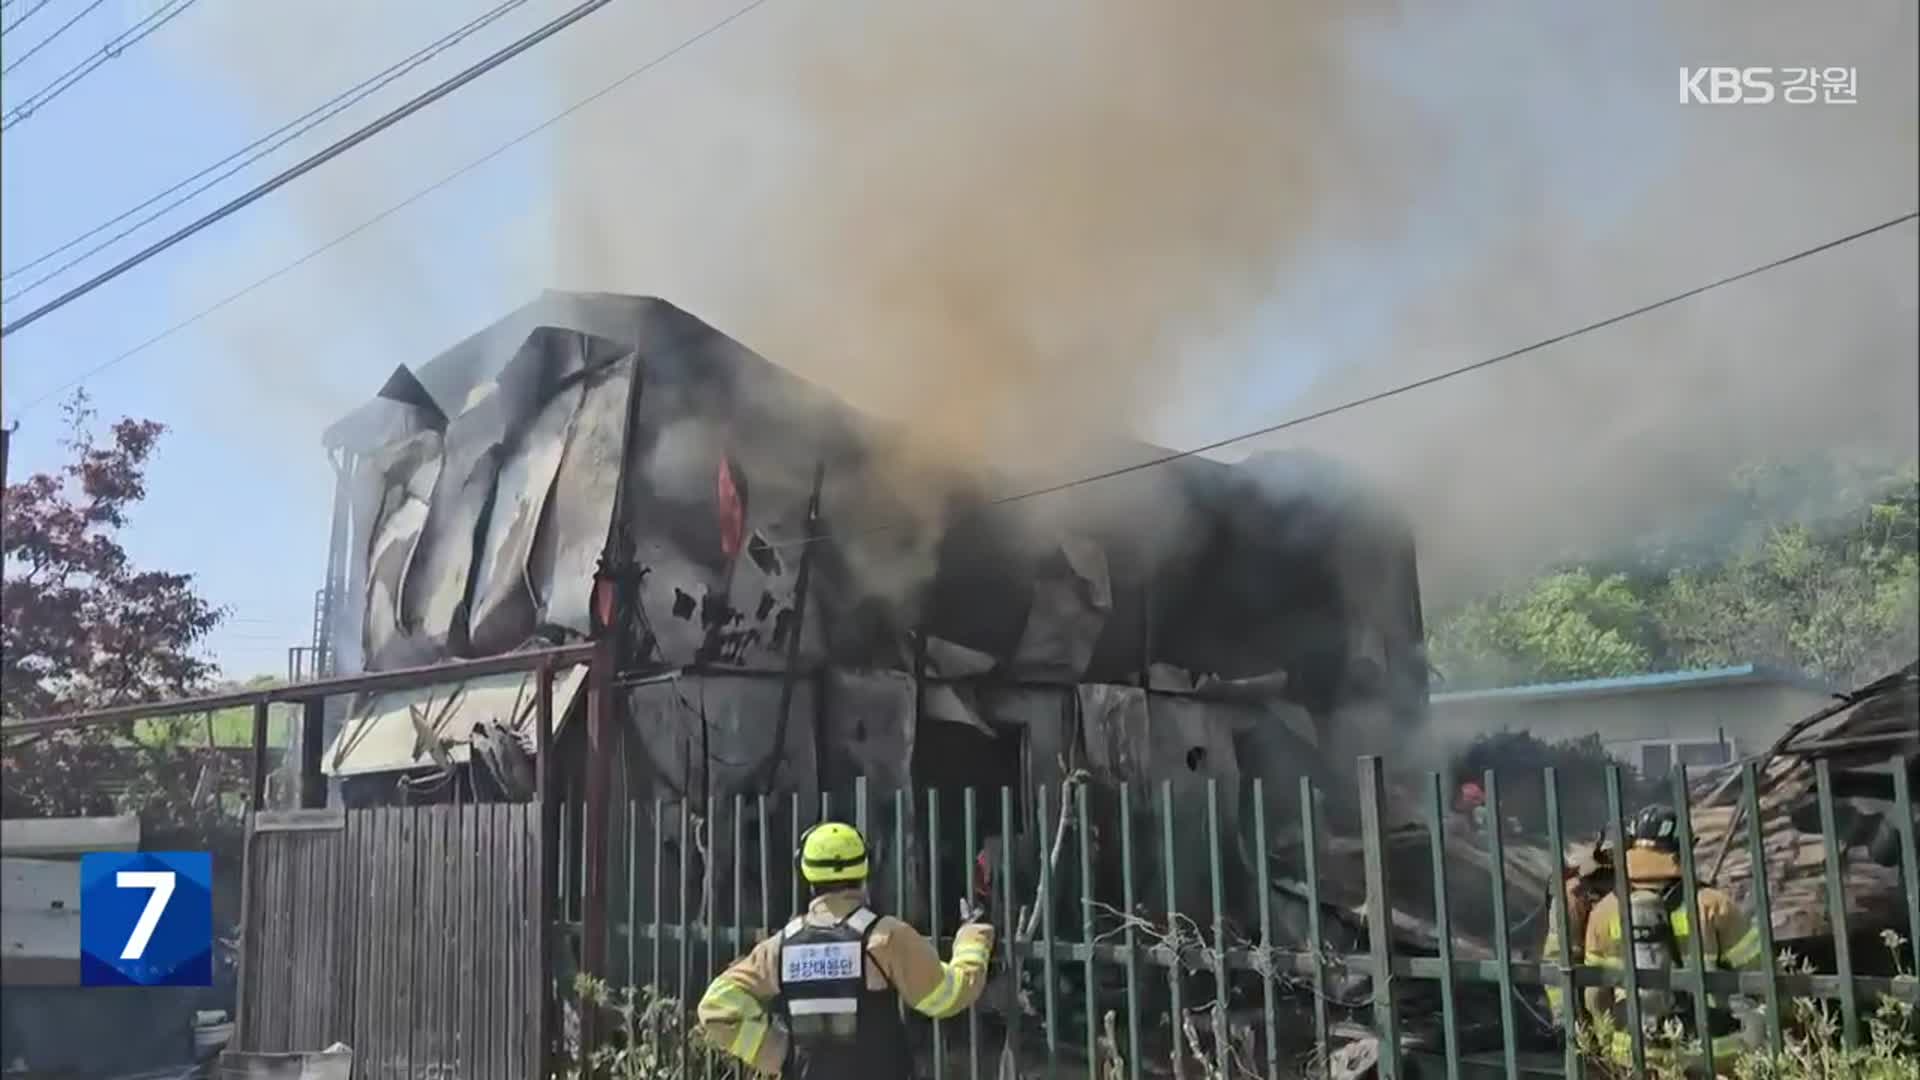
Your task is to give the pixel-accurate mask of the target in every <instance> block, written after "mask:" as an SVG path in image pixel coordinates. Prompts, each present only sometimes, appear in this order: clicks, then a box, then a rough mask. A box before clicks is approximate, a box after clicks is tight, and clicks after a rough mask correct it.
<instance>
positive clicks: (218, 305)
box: [21, 0, 768, 412]
mask: <svg viewBox="0 0 1920 1080" xmlns="http://www.w3.org/2000/svg"><path fill="white" fill-rule="evenodd" d="M767 2H768V0H749V2H748V3H746V4H744V5H743V6H741V7H739V8H736V9H734V11H733V12H732V13H731V14H729V15H727V16H725V17H724V18H722V19H720V20H719V21H717V22H714V23H710V24H709V25H708V26H707V27H706V28H705V29H703V30H701V31H700V32H698V33H696V34H694V35H692V36H691V37H688V38H685V39H683V40H682V41H681V42H680V43H679V44H677V45H674V46H673V47H672V48H669V49H667V50H666V51H665V52H662V53H659V54H658V55H656V56H654V57H653V58H652V59H651V60H648V61H647V62H646V63H644V64H641V65H640V66H639V67H636V68H634V69H633V70H631V71H628V72H627V73H626V74H625V75H622V76H620V77H619V78H617V79H615V80H614V81H612V82H610V83H608V84H606V85H605V86H602V87H601V88H600V89H598V90H595V91H594V92H593V93H591V94H588V95H587V96H585V97H583V98H580V99H578V100H576V101H574V102H573V103H572V104H571V105H568V106H567V107H566V108H564V109H561V110H560V111H559V112H557V113H555V114H553V115H552V116H549V117H548V118H546V119H545V120H542V121H540V122H539V123H537V124H535V125H533V126H532V127H530V128H527V129H526V130H524V131H522V132H521V133H520V134H518V135H515V136H514V137H513V138H511V139H508V140H507V141H506V142H503V143H501V144H500V145H499V146H496V147H494V148H493V149H492V150H489V151H487V152H486V153H484V154H482V155H480V156H479V157H477V158H474V159H473V160H472V161H469V162H467V163H466V164H465V165H462V166H460V167H459V168H457V169H455V170H453V171H452V172H450V173H447V174H446V175H445V176H442V177H441V178H440V179H438V180H435V181H434V182H433V183H431V184H428V185H427V186H426V187H423V188H421V189H420V190H418V191H415V192H414V193H413V194H411V195H409V196H407V197H406V198H404V199H402V200H400V201H399V202H397V203H394V204H393V205H392V206H389V207H387V208H386V209H385V210H382V211H380V212H379V213H377V214H375V215H373V216H372V217H370V218H368V219H366V220H365V221H362V222H361V223H360V224H358V225H355V226H354V227H353V228H351V229H348V230H347V231H345V232H343V233H340V234H339V235H337V236H335V237H334V238H333V239H331V240H329V241H327V242H326V243H324V244H321V245H320V246H319V247H316V248H314V249H313V250H311V251H309V252H307V253H306V254H305V255H302V256H300V257H299V258H297V259H295V260H293V261H292V262H290V263H287V264H286V265H284V266H282V267H280V268H279V269H278V270H274V271H273V272H271V273H269V274H266V275H264V276H262V277H258V278H255V279H254V280H253V281H252V282H250V283H248V284H246V285H243V286H241V287H240V288H239V289H236V290H234V291H233V292H231V293H228V294H227V295H226V296H224V297H222V298H220V299H219V300H217V301H215V302H214V303H212V304H209V305H207V306H206V307H204V308H201V309H200V310H199V311H197V312H195V313H194V314H192V315H189V316H187V317H186V318H184V319H182V320H180V321H179V322H177V323H174V324H173V325H172V326H169V327H167V328H166V329H164V330H161V331H160V332H158V333H156V334H154V335H153V336H152V337H149V338H147V339H146V340H145V341H142V342H140V343H139V344H137V345H134V346H133V347H132V348H129V349H126V350H124V351H122V352H120V353H117V354H115V355H114V356H112V357H110V358H108V359H106V360H103V361H101V362H100V363H98V364H95V365H94V366H93V367H91V368H88V369H87V370H86V371H83V372H81V373H80V374H79V375H78V376H75V377H74V378H72V379H69V380H68V381H67V382H65V383H63V384H61V385H60V386H58V387H55V388H54V389H53V390H51V391H49V392H48V393H45V394H42V395H40V396H39V397H37V398H34V399H33V400H32V401H30V402H28V403H27V406H26V408H24V409H22V410H21V412H32V411H33V410H34V409H36V408H38V407H40V406H41V405H44V404H46V403H47V402H48V401H51V400H52V399H53V398H55V397H57V396H59V395H60V394H64V393H66V392H67V391H68V390H70V389H72V388H74V387H76V386H79V385H80V384H81V383H84V382H86V381H87V380H88V379H91V378H93V377H94V376H95V375H98V374H100V373H101V372H103V371H106V370H107V369H108V368H111V367H114V366H116V365H118V364H121V363H124V362H125V361H127V360H130V359H132V358H133V357H135V356H138V355H139V354H141V353H143V352H145V351H147V350H148V349H150V348H152V347H154V346H155V345H158V344H159V343H160V342H162V341H165V340H166V339H167V338H170V337H172V336H173V335H175V334H177V333H179V332H180V331H182V330H185V329H186V328H187V327H189V326H193V325H194V324H196V323H198V322H200V321H201V320H202V319H205V318H207V317H208V316H210V315H213V314H214V313H216V312H218V311H220V310H221V309H223V308H225V307H226V306H227V305H229V304H232V303H233V302H234V301H236V300H240V299H242V298H243V297H246V296H247V295H249V294H250V293H252V292H254V291H255V290H256V289H260V288H262V287H264V286H266V285H269V284H271V283H273V282H274V281H277V280H279V279H280V278H282V277H284V276H286V275H287V274H290V273H292V272H293V271H295V270H297V269H299V268H300V267H302V266H305V265H306V264H307V263H309V262H312V261H313V260H314V259H317V258H319V257H320V256H322V255H324V254H326V253H327V252H329V251H332V250H333V249H334V248H336V247H339V246H340V245H341V244H344V243H346V242H347V241H349V240H351V239H353V238H354V237H356V236H358V235H360V234H361V233H363V232H366V231H367V230H368V229H371V228H373V227H374V226H375V225H378V224H380V223H381V222H382V221H385V220H386V219H388V218H390V217H392V216H393V215H395V214H397V213H399V212H400V211H402V210H405V209H406V208H407V207H409V206H412V205H413V204H414V203H416V202H419V201H420V200H421V199H424V198H426V197H427V196H428V195H430V194H432V193H433V192H435V191H438V190H439V189H440V188H443V187H445V186H446V185H448V184H450V183H452V182H454V181H455V180H458V179H459V178H460V177H462V176H465V175H466V174H467V173H470V172H472V171H473V170H475V169H477V168H479V167H480V166H482V165H485V164H486V163H487V162H489V161H492V160H493V159H494V158H497V157H499V156H500V155H501V154H504V153H506V152H507V151H509V150H511V149H513V148H514V147H516V146H518V145H520V144H521V143H523V142H526V141H527V140H528V139H531V138H533V137H534V136H535V135H538V134H539V133H540V132H542V131H545V130H546V129H547V128H550V127H552V126H553V125H554V124H557V123H559V122H560V121H561V120H564V119H566V118H567V117H568V116H571V115H572V114H573V113H575V112H578V111H579V110H580V109H583V108H585V107H586V106H588V105H590V104H592V103H593V102H595V101H598V100H599V99H601V98H603V97H605V96H607V95H608V94H610V93H612V92H613V91H614V90H616V89H618V88H620V87H621V86H623V85H625V84H626V83H628V82H631V81H632V80H634V79H636V78H639V77H640V76H641V75H644V74H646V73H647V72H649V71H652V70H653V69H654V68H656V67H659V66H660V65H661V64H664V63H666V62H667V61H668V60H671V59H673V58H674V57H675V56H678V55H679V54H681V53H683V52H685V51H686V50H688V49H690V48H692V47H693V46H695V45H697V44H699V43H700V42H702V41H704V40H706V39H707V38H708V37H711V36H712V35H714V34H717V33H719V32H720V31H721V30H724V29H726V28H727V27H728V26H731V25H732V24H733V23H734V22H735V21H736V20H738V19H740V18H742V17H744V16H745V15H747V14H749V13H751V12H752V11H754V10H755V9H756V8H759V7H761V6H762V5H764V4H766V3H767Z"/></svg>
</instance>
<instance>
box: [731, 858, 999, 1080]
mask: <svg viewBox="0 0 1920 1080" xmlns="http://www.w3.org/2000/svg"><path fill="white" fill-rule="evenodd" d="M865 903H866V901H865V897H864V895H863V893H862V892H861V890H859V889H845V890H841V891H838V892H832V893H826V894H823V895H821V896H817V897H815V898H814V900H813V903H812V904H810V905H808V908H807V911H806V913H805V914H804V915H801V916H800V917H799V918H797V919H795V920H794V921H793V922H792V923H789V924H788V925H787V927H786V928H784V929H783V930H782V931H781V932H780V933H777V934H775V935H774V936H773V937H770V938H767V939H766V940H764V941H762V942H760V944H758V945H756V946H754V948H753V951H752V952H749V953H748V954H747V955H746V956H743V957H741V958H740V959H738V960H736V961H734V962H733V965H732V966H731V967H728V968H727V970H725V971H723V972H721V973H720V975H719V977H718V978H716V979H714V980H713V982H712V984H711V985H709V986H708V987H707V992H706V994H705V995H703V996H702V997H701V999H700V1007H699V1029H700V1033H701V1036H702V1037H703V1038H705V1039H706V1040H707V1041H708V1042H709V1043H711V1044H713V1045H714V1046H717V1047H719V1048H720V1049H722V1050H725V1051H726V1052H727V1053H729V1054H732V1055H733V1056H734V1057H737V1058H739V1059H740V1060H742V1061H745V1062H747V1063H748V1064H749V1065H751V1066H753V1067H754V1068H755V1069H756V1070H758V1071H760V1072H763V1073H768V1074H779V1073H781V1072H782V1071H784V1070H785V1069H786V1067H787V1066H788V1064H789V1061H790V1057H791V1055H790V1049H791V1045H790V1044H791V1042H792V1039H791V1037H790V1035H789V1032H788V1029H787V1026H786V1022H785V1020H783V1019H782V1018H781V1017H782V1014H783V1013H786V1014H791V1013H792V1012H793V1005H794V1000H795V996H794V994H793V992H792V990H791V989H790V990H789V992H788V993H787V994H786V995H785V996H784V997H783V995H782V993H781V974H782V972H781V951H782V947H783V944H784V942H785V941H786V940H788V937H789V933H790V932H792V933H796V934H800V933H805V931H807V929H808V928H820V929H832V928H838V927H847V928H851V926H852V923H853V922H854V921H855V920H854V919H853V918H852V917H853V916H854V915H855V913H856V912H865V914H868V915H872V914H873V913H872V912H871V911H870V910H867V909H866V908H865ZM859 921H861V922H862V923H865V920H864V919H861V920H859ZM859 933H860V938H861V940H863V941H864V945H863V947H862V953H863V954H864V963H863V964H862V968H863V970H862V972H861V979H862V981H863V982H864V989H865V990H866V991H867V992H869V993H874V994H890V995H897V996H898V997H899V999H900V1000H903V1001H905V1002H906V1003H907V1004H908V1005H910V1006H911V1007H912V1008H913V1010H914V1011H915V1012H918V1013H920V1014H922V1015H924V1016H929V1017H932V1018H934V1019H944V1018H946V1017H949V1016H954V1015H957V1014H959V1013H960V1012H962V1011H964V1010H965V1009H966V1008H967V1007H968V1006H969V1005H972V1004H973V1002H974V1000H975V999H977V998H978V997H979V996H980V991H981V989H982V988H984V987H985V985H986V975H987V960H988V957H989V955H990V954H991V952H992V949H993V929H992V927H989V926H986V925H984V924H980V923H969V924H967V925H965V926H962V927H961V928H960V930H959V932H958V933H957V934H955V935H954V943H953V960H952V962H951V963H941V962H940V954H939V953H938V952H936V951H935V950H934V947H933V943H932V942H930V941H928V940H927V939H926V938H925V937H924V936H923V935H921V934H920V932H919V931H917V930H915V929H914V928H913V927H911V926H908V925H907V924H906V923H904V922H902V921H900V920H899V919H896V918H894V917H892V916H890V915H873V918H872V921H871V923H870V924H867V925H865V928H864V929H863V930H860V931H859ZM829 937H831V935H829ZM811 938H812V935H811V934H807V935H806V936H805V937H803V938H802V939H801V943H802V944H806V943H807V942H808V941H810V940H811ZM830 943H831V942H830V940H829V938H828V937H823V938H822V940H821V941H820V942H815V944H830ZM816 951H817V950H816ZM806 959H807V961H808V962H809V964H811V963H812V962H813V961H815V960H818V961H821V962H823V963H824V962H827V961H832V960H835V958H833V957H826V956H824V955H823V956H809V957H807V958H806ZM812 973H816V972H814V970H813V968H812V967H809V968H808V971H807V972H803V974H812ZM819 973H824V974H828V975H837V974H838V971H837V969H836V970H834V971H825V970H824V969H822V971H821V972H819ZM791 985H792V984H791V982H790V983H789V986H791ZM803 996H804V995H803ZM807 1008H814V1007H812V1006H808V1007H807ZM896 1016H897V1010H896ZM902 1075H905V1073H904V1072H903V1073H902ZM862 1080H886V1078H883V1077H878V1076H875V1077H863V1078H862Z"/></svg>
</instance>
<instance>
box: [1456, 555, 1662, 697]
mask: <svg viewBox="0 0 1920 1080" xmlns="http://www.w3.org/2000/svg"><path fill="white" fill-rule="evenodd" d="M1648 621H1649V613H1648V610H1647V606H1646V603H1645V601H1644V600H1642V599H1641V598H1640V597H1639V596H1637V595H1636V594H1635V593H1634V591H1633V589H1632V588H1631V587H1630V585H1629V584H1628V580H1627V578H1626V576H1625V575H1623V574H1611V575H1608V576H1606V577H1595V576H1594V575H1593V574H1592V573H1590V572H1588V571H1587V570H1585V569H1574V570H1567V571H1563V572H1560V573H1556V574H1551V575H1549V576H1547V577H1544V578H1541V579H1540V580H1538V581H1536V582H1533V583H1532V584H1531V585H1529V586H1528V587H1527V588H1525V589H1524V590H1522V591H1520V592H1518V593H1517V594H1511V595H1497V596H1492V597H1489V598H1486V599H1483V600H1479V601H1475V602H1474V603H1471V604H1468V605H1467V606H1466V607H1465V608H1464V609H1462V610H1461V611H1459V612H1458V613H1456V614H1454V615H1453V616H1451V617H1450V618H1446V619H1443V620H1440V621H1437V622H1436V623H1435V625H1434V628H1433V631H1432V633H1431V634H1430V635H1429V638H1430V641H1429V648H1430V650H1431V653H1432V656H1433V661H1434V667H1435V668H1437V669H1438V670H1439V672H1440V674H1441V677H1442V678H1443V679H1444V680H1445V683H1446V685H1447V686H1449V687H1455V688H1459V687H1468V686H1492V685H1501V684H1512V683H1518V682H1558V681H1566V680H1571V679H1597V678H1604V677H1606V676H1610V675H1627V674H1631V673H1633V672H1636V671H1644V670H1646V668H1647V665H1648V664H1649V662H1651V660H1652V658H1653V656H1652V650H1651V649H1650V648H1649V647H1648V645H1647V641H1646V639H1647V636H1648Z"/></svg>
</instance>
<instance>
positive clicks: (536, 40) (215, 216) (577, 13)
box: [0, 0, 613, 338]
mask: <svg viewBox="0 0 1920 1080" xmlns="http://www.w3.org/2000/svg"><path fill="white" fill-rule="evenodd" d="M612 2H613V0H586V2H585V3H583V4H581V5H580V6H579V7H576V8H573V9H572V10H570V11H568V12H566V13H565V14H563V15H561V16H560V17H559V18H556V19H554V20H553V21H552V22H550V23H548V24H546V25H545V26H542V27H541V28H540V29H538V30H535V31H534V32H533V33H531V34H528V35H527V36H526V37H523V38H521V39H520V40H518V41H516V42H514V43H513V44H511V45H508V46H507V47H506V48H504V49H501V50H500V51H498V52H496V53H494V54H493V55H491V56H489V57H487V58H486V59H484V60H481V61H480V62H479V63H477V64H475V65H473V66H472V67H469V68H467V69H466V70H465V71H462V72H460V73H459V74H457V75H455V76H453V77H452V78H450V79H448V80H447V81H445V82H443V83H441V84H440V85H438V86H436V87H434V88H433V89H431V90H428V91H427V92H426V93H424V94H421V95H420V96H418V97H416V98H414V99H413V100H411V101H409V102H407V103H406V104H404V105H402V106H400V107H399V108H397V109H395V110H393V111H392V112H389V113H387V114H386V115H385V116H382V117H380V118H379V119H377V120H375V121H373V122H372V123H370V124H368V125H366V126H365V127H362V128H360V129H359V130H357V131H355V132H353V133H352V134H350V135H348V136H346V137H345V138H343V139H341V140H339V141H338V142H335V143H333V144H332V145H331V146H328V147H327V148H326V149H324V150H321V151H320V152H319V153H317V154H314V155H313V156H311V157H309V158H307V159H306V160H304V161H301V162H299V163H298V164H295V165H293V166H291V167H290V168H287V169H286V170H284V171H282V172H280V173H279V174H277V175H275V176H273V177H271V178H270V179H268V180H266V181H265V182H263V183H261V184H260V185H259V186H258V187H255V188H253V189H252V190H250V191H248V192H246V193H245V194H243V195H240V196H238V197H236V198H234V199H233V200H232V201H230V202H228V203H227V204H226V205H224V206H220V207H218V208H216V209H214V210H213V211H211V212H209V213H208V214H207V215H206V216H204V217H202V218H200V219H199V220H197V221H194V222H193V223H191V224H189V225H186V226H184V227H182V228H181V229H179V230H177V231H175V232H174V233H172V234H170V235H168V236H166V237H164V238H162V239H160V240H156V241H154V242H153V243H152V244H149V245H147V246H146V247H145V248H142V249H141V250H140V251H138V252H135V253H134V254H132V255H129V256H128V257H127V258H125V259H122V260H121V261H120V262H118V263H116V264H114V265H113V266H112V267H109V268H108V269H106V270H103V271H101V272H100V273H98V274H95V275H94V276H93V277H90V278H88V279H87V280H86V281H83V282H81V283H80V284H78V285H75V286H74V287H73V288H71V289H68V290H67V291H66V292H64V293H61V294H60V295H59V296H56V297H54V298H53V299H52V300H49V301H47V302H46V303H44V304H41V305H40V306H39V307H37V308H34V309H33V310H32V311H29V312H27V313H26V314H25V315H22V316H21V317H19V318H18V319H15V320H14V321H12V322H10V323H7V324H6V325H5V326H0V338H4V337H6V336H7V335H8V334H11V333H13V332H14V331H16V330H19V329H21V328H23V327H25V326H29V325H31V324H33V323H35V322H38V321H39V320H40V319H41V318H43V317H45V316H47V315H49V314H52V313H53V312H55V311H58V310H59V309H60V308H63V307H65V306H67V305H68V304H70V303H72V302H74V301H75V300H78V299H79V298H80V297H82V296H85V295H86V294H88V293H90V292H92V291H93V290H95V289H97V288H99V287H100V286H102V285H105V284H106V283H107V282H109V281H112V280H113V279H114V278H117V277H119V276H120V275H121V274H124V273H126V272H127V271H129V270H131V269H133V268H134V267H136V266H139V265H140V264H141V263H143V262H146V261H147V260H148V259H151V258H153V257H154V256H155V255H158V254H160V253H161V252H163V251H165V250H167V249H168V248H170V247H172V246H174V245H175V244H178V243H179V242H180V241H182V240H185V239H187V238H188V237H190V236H192V235H193V234H195V233H197V232H199V231H200V230H202V229H205V228H206V227H207V226H209V225H212V224H214V223H216V222H218V221H220V220H221V219H222V218H225V217H227V216H228V215H230V214H233V213H235V212H237V211H239V210H242V209H245V208H246V207H248V206H250V205H252V204H253V203H255V202H257V201H259V200H260V199H262V198H264V197H265V196H267V195H269V194H271V193H273V192H274V191H277V190H278V189H280V188H281V187H284V186H285V185H287V184H289V183H291V182H292V181H294V180H297V179H299V178H300V177H302V176H304V175H306V174H307V173H309V172H312V171H313V170H314V169H317V168H319V167H320V166H322V165H324V164H326V163H327V162H329V161H332V160H333V159H334V158H337V157H339V156H340V155H341V154H344V153H346V152H347V151H348V150H351V149H353V148H354V147H356V146H358V145H360V144H361V143H363V142H366V141H367V140H368V139H371V138H373V137H374V136H375V135H378V134H380V133H381V132H382V131H385V130H386V129H388V128H390V127H392V126H393V125H395V124H397V123H399V122H400V121H402V120H405V119H406V118H407V117H409V116H412V115H413V114H414V113H416V112H419V111H420V110H421V109H424V108H426V107H427V106H429V105H431V104H433V103H434V102H436V101H439V100H440V99H441V98H444V97H446V96H447V95H448V94H451V93H453V92H454V91H455V90H458V89H460V88H461V87H463V86H465V85H466V84H468V83H470V82H472V81H473V80H475V79H477V78H479V77H480V76H482V75H485V74H486V73H487V72H489V71H491V70H493V69H494V68H496V67H499V66H500V65H501V64H504V63H506V62H507V61H508V60H511V59H513V58H514V57H516V56H518V55H520V54H521V53H523V52H526V51H527V50H528V49H531V48H533V47H534V46H535V45H538V44H540V43H541V42H542V41H545V40H546V39H548V38H550V37H552V36H553V35H555V34H557V33H559V32H560V31H562V30H565V29H566V28H567V27H569V26H572V25H573V24H574V23H576V22H579V21H580V20H581V19H584V18H586V17H587V16H588V15H591V14H593V13H594V12H596V11H598V10H600V9H601V8H603V7H605V6H607V5H608V4H610V3H612Z"/></svg>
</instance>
